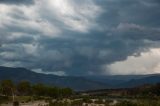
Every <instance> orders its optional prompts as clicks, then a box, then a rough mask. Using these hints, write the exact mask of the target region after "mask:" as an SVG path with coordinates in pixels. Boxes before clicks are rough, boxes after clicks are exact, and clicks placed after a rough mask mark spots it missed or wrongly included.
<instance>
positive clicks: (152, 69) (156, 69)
mask: <svg viewBox="0 0 160 106" xmlns="http://www.w3.org/2000/svg"><path fill="white" fill-rule="evenodd" d="M105 69H106V70H109V71H110V74H113V75H115V74H120V75H128V74H154V73H160V48H153V49H150V50H149V51H148V52H142V53H141V54H140V55H139V56H128V57H127V59H126V60H124V61H119V62H115V63H113V64H111V65H107V66H105ZM107 73H108V72H107Z"/></svg>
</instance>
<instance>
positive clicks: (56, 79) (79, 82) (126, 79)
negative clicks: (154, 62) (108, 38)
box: [0, 66, 160, 91]
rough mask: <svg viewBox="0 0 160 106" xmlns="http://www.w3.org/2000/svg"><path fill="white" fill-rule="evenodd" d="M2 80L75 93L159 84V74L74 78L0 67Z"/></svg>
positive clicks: (0, 78)
mask: <svg viewBox="0 0 160 106" xmlns="http://www.w3.org/2000/svg"><path fill="white" fill-rule="evenodd" d="M4 79H11V80H13V81H14V82H19V81H22V80H27V81H30V82H32V83H44V84H48V85H55V86H60V87H70V88H72V89H74V90H77V91H84V90H97V89H107V88H130V87H136V86H140V85H144V84H155V83H159V82H160V74H152V75H115V76H86V77H84V76H82V77H76V76H75V77H74V76H56V75H50V74H41V73H36V72H33V71H31V70H28V69H25V68H11V67H3V66H0V80H4Z"/></svg>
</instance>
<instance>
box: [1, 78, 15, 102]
mask: <svg viewBox="0 0 160 106" xmlns="http://www.w3.org/2000/svg"><path fill="white" fill-rule="evenodd" d="M1 88H2V94H3V95H5V96H11V95H12V97H13V101H14V98H15V86H14V84H13V82H12V81H11V80H3V81H2V82H1Z"/></svg>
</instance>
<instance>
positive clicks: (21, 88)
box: [17, 81, 31, 96]
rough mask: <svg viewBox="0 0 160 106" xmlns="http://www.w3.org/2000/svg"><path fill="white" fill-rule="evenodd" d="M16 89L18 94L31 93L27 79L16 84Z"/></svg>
mask: <svg viewBox="0 0 160 106" xmlns="http://www.w3.org/2000/svg"><path fill="white" fill-rule="evenodd" d="M17 90H18V93H19V95H25V96H27V95H30V94H31V84H30V82H28V81H21V82H20V83H18V85H17Z"/></svg>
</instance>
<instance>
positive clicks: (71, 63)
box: [0, 0, 160, 76]
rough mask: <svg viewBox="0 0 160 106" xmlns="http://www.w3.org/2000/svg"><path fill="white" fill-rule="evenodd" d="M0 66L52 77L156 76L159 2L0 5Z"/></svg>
mask: <svg viewBox="0 0 160 106" xmlns="http://www.w3.org/2000/svg"><path fill="white" fill-rule="evenodd" d="M0 65H1V66H8V67H25V68H28V69H31V70H33V71H36V72H40V73H47V74H56V75H76V76H81V75H109V74H152V73H159V72H160V0H0Z"/></svg>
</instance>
